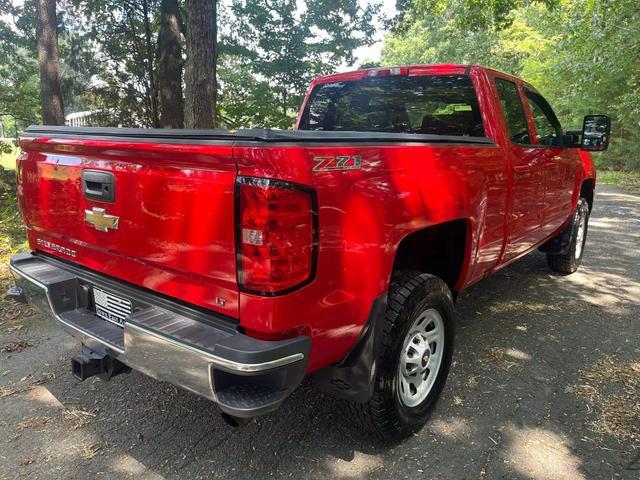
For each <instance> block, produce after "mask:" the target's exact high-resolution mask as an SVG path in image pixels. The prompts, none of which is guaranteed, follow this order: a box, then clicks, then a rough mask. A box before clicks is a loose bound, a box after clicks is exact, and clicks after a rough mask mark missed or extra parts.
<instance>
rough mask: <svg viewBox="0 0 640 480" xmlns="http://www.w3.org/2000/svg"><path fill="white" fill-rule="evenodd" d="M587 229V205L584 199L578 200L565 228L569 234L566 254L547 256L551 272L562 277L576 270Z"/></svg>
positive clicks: (579, 262)
mask: <svg viewBox="0 0 640 480" xmlns="http://www.w3.org/2000/svg"><path fill="white" fill-rule="evenodd" d="M588 227H589V203H588V202H587V200H586V199H585V198H580V199H579V200H578V206H577V207H576V210H575V212H574V213H573V215H572V217H571V221H570V222H569V224H568V225H567V227H566V228H567V229H568V230H569V231H570V232H571V236H570V240H569V248H568V250H567V253H565V254H562V255H553V254H551V253H548V254H547V264H548V265H549V267H550V268H551V270H553V271H554V272H557V273H560V274H563V275H569V274H570V273H573V272H575V271H576V270H577V269H578V267H579V266H580V264H581V263H582V255H583V253H584V245H585V243H586V241H587V229H588Z"/></svg>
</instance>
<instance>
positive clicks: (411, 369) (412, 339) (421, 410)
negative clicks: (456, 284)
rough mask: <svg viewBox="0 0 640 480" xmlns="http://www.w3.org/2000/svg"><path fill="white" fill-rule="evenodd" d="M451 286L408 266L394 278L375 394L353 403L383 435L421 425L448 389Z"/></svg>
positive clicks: (398, 434) (402, 432)
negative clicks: (443, 391)
mask: <svg viewBox="0 0 640 480" xmlns="http://www.w3.org/2000/svg"><path fill="white" fill-rule="evenodd" d="M453 317H454V306H453V299H452V296H451V291H450V290H449V288H448V287H447V285H446V284H445V283H444V281H443V280H441V279H440V278H438V277H435V276H433V275H428V274H424V273H418V272H403V273H401V274H399V275H397V276H396V277H395V278H394V280H393V281H392V283H391V286H390V289H389V297H388V300H387V311H386V315H385V319H384V321H385V325H384V328H383V330H384V331H383V334H382V340H381V345H380V353H379V355H378V359H377V368H376V373H375V379H374V392H373V395H372V398H371V399H370V400H369V402H368V403H365V404H352V407H353V408H354V409H355V410H356V413H357V414H358V416H359V417H360V418H361V420H363V421H364V423H365V424H366V426H367V427H369V428H370V429H372V430H373V431H374V432H375V433H377V434H378V435H379V436H381V437H383V438H394V437H403V436H407V435H410V434H411V433H413V432H415V431H416V430H418V429H419V428H421V427H422V426H423V425H424V424H425V422H426V421H427V419H428V418H429V415H430V413H431V410H432V409H433V407H434V405H435V402H436V400H437V398H438V396H439V395H440V392H441V391H442V389H443V387H444V385H445V382H446V379H447V375H448V373H449V367H450V365H451V356H452V352H453V337H454V319H453Z"/></svg>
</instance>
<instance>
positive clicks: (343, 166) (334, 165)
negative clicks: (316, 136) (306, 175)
mask: <svg viewBox="0 0 640 480" xmlns="http://www.w3.org/2000/svg"><path fill="white" fill-rule="evenodd" d="M313 161H314V162H316V164H315V165H314V167H313V171H314V172H329V171H333V170H358V169H360V168H362V159H361V158H360V156H359V155H354V156H349V155H337V156H335V157H334V156H327V157H313Z"/></svg>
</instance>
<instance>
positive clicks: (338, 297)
mask: <svg viewBox="0 0 640 480" xmlns="http://www.w3.org/2000/svg"><path fill="white" fill-rule="evenodd" d="M609 128H610V127H609V119H608V117H606V116H603V115H597V116H588V117H586V118H585V121H584V128H583V131H581V132H570V133H565V132H563V131H562V130H561V127H560V123H559V122H558V119H557V117H556V115H555V114H554V113H553V110H552V109H551V107H550V106H549V104H548V103H547V102H546V101H545V100H544V98H543V97H542V96H541V95H540V94H539V93H538V92H536V90H535V89H534V88H533V87H532V86H531V85H529V84H527V83H525V82H523V81H521V80H519V79H517V78H513V77H511V76H509V75H505V74H502V73H499V72H496V71H493V70H490V69H487V68H483V67H479V66H467V65H435V66H409V67H396V68H381V69H368V70H358V71H354V72H349V73H341V74H337V75H331V76H326V77H322V78H318V79H316V80H315V81H314V82H313V83H312V85H311V87H310V88H309V91H308V94H307V95H306V98H305V100H304V104H303V106H302V109H301V110H300V113H299V116H298V119H297V124H296V129H295V130H294V131H277V130H259V129H249V130H238V131H236V132H228V131H225V130H154V129H150V130H141V129H126V128H66V127H47V126H40V127H30V128H29V129H27V130H26V132H25V133H24V134H23V135H22V137H21V147H22V152H21V153H20V155H19V157H18V160H17V189H18V199H19V204H20V209H21V211H22V215H23V217H24V222H25V223H26V225H27V228H28V230H27V231H28V238H29V244H30V247H31V251H30V252H29V253H25V254H19V255H16V256H14V257H13V258H12V259H11V270H12V271H13V273H14V276H15V279H16V284H17V285H16V287H15V288H13V289H12V290H11V295H12V296H13V297H14V298H16V299H21V300H26V299H28V301H30V302H32V303H33V304H35V305H37V306H38V307H40V308H41V309H42V310H44V311H46V312H48V313H49V314H51V315H52V317H53V318H54V319H55V321H57V322H58V323H60V324H61V325H63V326H65V327H66V328H67V329H68V330H69V331H70V332H71V333H72V334H73V335H75V336H77V337H78V338H79V339H81V341H82V347H81V350H80V352H79V355H78V356H76V357H75V358H74V359H73V360H72V372H73V374H74V375H75V376H76V377H77V378H79V379H80V380H84V379H85V378H87V377H90V376H93V375H101V376H103V377H105V378H108V377H110V376H113V375H116V374H118V373H121V372H124V371H128V370H129V369H131V368H133V369H136V370H139V371H141V372H143V373H145V374H148V375H150V376H152V377H154V378H156V379H159V380H163V381H168V382H171V383H173V384H175V385H178V386H180V387H183V388H185V389H188V390H190V391H192V392H195V393H197V394H199V395H201V396H203V397H206V398H208V399H210V400H212V401H215V402H217V403H218V404H219V406H220V409H221V410H222V412H223V415H225V417H226V418H227V420H229V421H235V422H240V421H241V420H243V419H247V418H251V417H253V416H256V415H261V414H265V413H268V412H271V411H273V410H274V409H276V408H277V407H278V406H279V405H280V404H281V403H282V402H283V401H284V400H285V399H286V398H287V396H288V395H289V394H290V393H291V392H292V391H293V390H294V389H295V388H296V387H297V386H298V385H299V384H300V382H301V381H302V379H303V378H304V377H305V376H307V375H310V376H312V377H313V379H314V380H315V381H316V382H317V383H318V384H319V385H321V386H322V387H324V388H326V389H328V390H330V391H331V392H333V393H334V394H336V395H339V396H341V397H343V398H346V399H348V400H349V401H350V402H349V404H350V405H353V406H354V408H356V409H357V413H358V415H357V417H358V418H361V419H363V420H364V421H365V423H366V424H367V425H369V426H371V427H373V430H374V431H375V432H378V433H379V434H382V435H385V436H394V435H406V434H409V433H410V432H413V431H414V430H415V429H416V428H419V427H420V426H421V425H423V424H424V422H425V421H426V419H427V417H428V415H429V412H430V410H431V408H432V407H433V405H434V402H435V400H436V398H437V396H438V395H439V393H440V391H441V390H442V388H443V386H444V384H445V380H446V377H447V373H448V370H449V365H450V363H451V356H452V350H453V338H454V301H455V298H456V295H457V294H458V293H459V292H460V291H461V290H463V289H464V288H466V287H468V286H470V285H472V284H474V283H476V282H478V281H479V280H481V279H483V278H485V277H487V276H488V275H491V274H493V273H495V272H496V271H498V270H500V269H501V268H503V267H505V266H506V265H508V264H510V263H511V262H513V261H515V260H517V259H518V258H520V257H522V256H523V255H525V254H527V253H528V252H531V251H532V250H534V249H536V248H540V249H541V250H542V251H544V252H546V253H547V258H548V261H549V266H550V267H551V268H552V269H553V270H554V271H556V272H559V273H561V274H568V273H571V272H573V271H575V270H576V268H578V265H579V264H580V260H581V258H582V252H583V245H584V242H585V239H586V233H587V220H588V216H589V212H590V209H591V206H592V204H593V197H594V187H595V171H594V167H593V164H592V162H591V160H590V157H589V154H588V153H587V151H588V150H603V149H605V148H606V147H607V144H608V140H609Z"/></svg>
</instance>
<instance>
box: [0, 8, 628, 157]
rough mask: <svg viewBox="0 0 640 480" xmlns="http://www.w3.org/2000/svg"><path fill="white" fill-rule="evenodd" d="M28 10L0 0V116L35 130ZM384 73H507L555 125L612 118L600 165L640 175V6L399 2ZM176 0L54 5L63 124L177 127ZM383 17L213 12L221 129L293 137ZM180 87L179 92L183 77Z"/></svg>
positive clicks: (32, 21) (182, 50)
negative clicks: (327, 83)
mask: <svg viewBox="0 0 640 480" xmlns="http://www.w3.org/2000/svg"><path fill="white" fill-rule="evenodd" d="M36 4H37V1H36V0H25V1H24V2H17V1H12V0H0V113H3V114H10V115H7V116H3V117H1V118H2V123H3V125H4V127H5V128H4V131H5V132H8V131H11V130H12V128H13V126H12V123H13V118H14V117H15V118H17V119H18V123H19V126H20V127H21V128H23V127H24V126H26V125H28V124H30V123H38V122H40V121H41V110H40V103H39V87H40V80H39V75H38V62H37V59H36V15H35V13H36ZM397 7H398V12H397V15H396V16H395V17H394V18H387V19H386V20H387V21H386V22H384V23H383V24H384V25H385V28H387V29H388V32H387V33H386V37H385V40H384V45H383V47H382V56H381V60H380V62H381V63H382V64H384V65H397V64H412V63H439V62H447V63H449V62H454V63H476V64H482V65H486V66H489V67H493V68H496V69H499V70H502V71H505V72H508V73H512V74H515V75H517V76H520V77H522V78H524V79H525V80H527V81H529V82H530V83H532V84H533V85H535V86H536V87H537V89H538V90H539V91H540V92H541V93H542V94H543V95H545V96H546V97H547V99H548V100H549V101H550V103H551V104H552V106H553V107H554V109H555V110H556V111H557V113H558V115H559V117H560V119H561V121H562V123H563V126H564V127H565V128H568V129H576V128H579V126H580V120H581V118H582V116H583V115H584V114H587V113H608V114H610V115H611V116H612V118H613V139H614V140H613V143H612V148H611V150H610V151H609V152H607V153H606V154H603V155H600V156H599V159H600V162H601V163H603V164H607V165H611V166H613V167H616V168H636V169H638V168H640V155H638V151H639V150H640V133H639V132H640V128H639V127H640V101H638V98H639V93H640V91H639V90H640V42H639V41H638V39H639V38H640V2H638V1H637V0H598V1H596V0H397ZM186 9H187V5H185V0H126V1H120V0H57V10H58V11H57V13H58V15H57V17H58V28H57V33H58V43H59V53H60V68H61V88H62V96H63V104H64V107H65V113H67V114H68V113H72V112H79V111H83V110H87V111H92V112H94V118H93V121H94V122H96V124H100V125H122V126H142V127H150V126H159V125H160V126H180V125H182V118H183V116H182V115H176V116H174V117H172V116H171V115H169V113H171V112H173V110H175V109H176V108H178V109H181V108H184V107H183V104H184V102H183V97H184V93H183V85H184V83H185V76H186V75H185V73H184V71H183V70H184V69H183V65H184V60H185V58H186V56H187V55H188V52H187V51H186V50H187V48H186V46H187V45H186V35H187V32H186V20H187V18H188V17H187V12H186ZM384 15H386V12H381V11H380V2H379V0H372V1H369V2H364V1H361V0H318V1H313V2H304V3H301V2H298V1H296V0H225V1H224V2H218V8H217V19H216V25H217V35H216V36H215V37H216V38H217V49H216V52H215V54H214V58H215V66H216V72H214V77H217V87H216V89H215V91H216V92H217V94H216V95H215V97H214V100H213V103H214V105H212V108H215V111H216V114H217V115H216V116H217V118H218V123H219V124H220V126H223V127H228V128H238V127H263V126H269V127H281V128H290V127H292V126H293V123H294V120H295V115H296V112H297V110H298V108H299V105H300V102H301V100H302V98H303V95H304V93H305V91H306V88H307V86H308V84H309V82H310V81H311V80H312V79H313V78H314V77H315V76H317V75H321V74H327V73H331V72H333V71H335V70H336V69H338V68H342V69H344V68H349V67H350V66H352V65H353V64H354V62H355V61H356V59H355V56H354V52H355V51H356V49H357V48H358V47H361V46H365V45H369V44H371V42H372V40H371V39H372V38H375V33H376V32H375V31H374V30H375V28H376V26H379V25H381V23H380V21H377V20H379V19H380V18H382V17H383V16H384ZM181 78H182V81H180V79H181Z"/></svg>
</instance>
